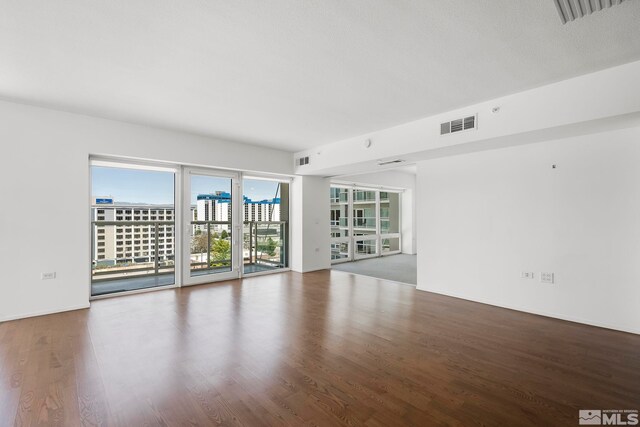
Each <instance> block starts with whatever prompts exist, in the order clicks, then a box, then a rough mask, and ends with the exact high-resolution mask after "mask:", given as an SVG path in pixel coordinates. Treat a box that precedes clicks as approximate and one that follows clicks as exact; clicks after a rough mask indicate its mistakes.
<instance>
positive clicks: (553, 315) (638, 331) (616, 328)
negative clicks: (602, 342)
mask: <svg viewBox="0 0 640 427" xmlns="http://www.w3.org/2000/svg"><path fill="white" fill-rule="evenodd" d="M416 289H417V290H419V291H424V292H431V293H434V294H439V295H444V296H448V297H453V298H459V299H463V300H466V301H471V302H478V303H480V304H486V305H492V306H494V307H500V308H506V309H509V310H515V311H521V312H523V313H529V314H535V315H537V316H544V317H550V318H552V319H559V320H565V321H567V322H574V323H581V324H583V325H589V326H596V327H598V328H605V329H611V330H614V331H620V332H627V333H630V334H636V335H640V329H634V328H629V327H626V326H618V325H611V324H607V323H602V322H594V321H592V320H586V319H580V318H577V317H573V316H566V315H564V314H556V313H549V312H544V311H539V310H531V309H529V308H526V307H518V306H513V305H505V304H496V303H495V302H492V301H487V300H481V299H471V298H469V297H466V296H462V295H456V294H454V293H450V292H442V291H435V290H432V289H424V288H418V287H416Z"/></svg>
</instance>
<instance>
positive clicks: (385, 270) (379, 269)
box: [331, 254, 418, 285]
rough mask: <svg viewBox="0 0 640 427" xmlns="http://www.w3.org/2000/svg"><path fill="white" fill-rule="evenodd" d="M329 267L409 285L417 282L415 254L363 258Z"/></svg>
mask: <svg viewBox="0 0 640 427" xmlns="http://www.w3.org/2000/svg"><path fill="white" fill-rule="evenodd" d="M331 268H332V269H334V270H338V271H345V272H347V273H355V274H362V275H364V276H371V277H376V278H378V279H387V280H393V281H394V282H402V283H409V284H411V285H415V284H417V283H418V278H417V275H418V272H417V269H418V264H417V260H416V256H415V255H405V254H398V255H389V256H385V257H382V258H371V259H363V260H360V261H353V262H345V263H342V264H334V265H333V266H332V267H331Z"/></svg>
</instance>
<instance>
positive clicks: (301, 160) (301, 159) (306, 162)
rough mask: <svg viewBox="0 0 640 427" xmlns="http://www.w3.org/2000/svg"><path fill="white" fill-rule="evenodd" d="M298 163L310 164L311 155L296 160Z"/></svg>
mask: <svg viewBox="0 0 640 427" xmlns="http://www.w3.org/2000/svg"><path fill="white" fill-rule="evenodd" d="M296 164H297V165H298V166H304V165H308V164H309V156H306V157H300V158H299V159H297V160H296Z"/></svg>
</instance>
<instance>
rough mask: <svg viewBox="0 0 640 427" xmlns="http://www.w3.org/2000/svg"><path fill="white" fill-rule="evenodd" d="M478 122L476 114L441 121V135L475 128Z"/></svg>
mask: <svg viewBox="0 0 640 427" xmlns="http://www.w3.org/2000/svg"><path fill="white" fill-rule="evenodd" d="M476 122H477V120H476V116H469V117H464V118H462V119H455V120H451V121H450V122H444V123H440V135H448V134H450V133H456V132H462V131H463V130H471V129H475V128H476Z"/></svg>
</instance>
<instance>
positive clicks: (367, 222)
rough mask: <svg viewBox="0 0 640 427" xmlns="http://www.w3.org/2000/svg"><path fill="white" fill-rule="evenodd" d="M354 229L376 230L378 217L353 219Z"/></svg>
mask: <svg viewBox="0 0 640 427" xmlns="http://www.w3.org/2000/svg"><path fill="white" fill-rule="evenodd" d="M353 227H354V228H367V229H375V228H376V217H375V216H373V217H361V218H354V219H353Z"/></svg>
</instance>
